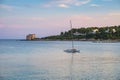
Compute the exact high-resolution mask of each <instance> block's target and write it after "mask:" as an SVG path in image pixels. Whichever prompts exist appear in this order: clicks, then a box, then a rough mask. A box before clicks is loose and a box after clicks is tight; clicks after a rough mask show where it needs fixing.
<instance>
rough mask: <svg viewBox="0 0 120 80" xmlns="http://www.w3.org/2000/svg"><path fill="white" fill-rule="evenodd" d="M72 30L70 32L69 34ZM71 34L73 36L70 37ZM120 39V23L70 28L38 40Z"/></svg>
mask: <svg viewBox="0 0 120 80" xmlns="http://www.w3.org/2000/svg"><path fill="white" fill-rule="evenodd" d="M71 31H72V34H71ZM71 36H73V38H71ZM71 39H73V40H83V41H105V40H108V41H120V25H118V26H109V27H87V28H83V27H82V28H72V29H71V30H68V31H65V32H61V33H60V35H54V36H48V37H43V38H41V39H40V40H71Z"/></svg>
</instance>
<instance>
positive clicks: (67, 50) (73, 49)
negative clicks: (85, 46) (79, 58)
mask: <svg viewBox="0 0 120 80" xmlns="http://www.w3.org/2000/svg"><path fill="white" fill-rule="evenodd" d="M70 28H71V39H72V49H66V50H64V52H67V53H80V50H77V49H75V48H74V41H73V32H72V22H71V20H70Z"/></svg>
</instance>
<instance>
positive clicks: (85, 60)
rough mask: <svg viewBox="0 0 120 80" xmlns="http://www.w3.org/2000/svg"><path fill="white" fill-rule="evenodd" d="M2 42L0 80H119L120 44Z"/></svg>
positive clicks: (0, 46) (0, 45) (0, 49)
mask: <svg viewBox="0 0 120 80" xmlns="http://www.w3.org/2000/svg"><path fill="white" fill-rule="evenodd" d="M74 47H75V48H76V49H78V50H80V53H74V54H73V53H66V52H64V50H66V49H71V41H19V40H0V80H120V42H114V43H102V42H100V43H98V42H97V43H96V42H92V41H74Z"/></svg>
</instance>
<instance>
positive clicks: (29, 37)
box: [26, 34, 36, 40]
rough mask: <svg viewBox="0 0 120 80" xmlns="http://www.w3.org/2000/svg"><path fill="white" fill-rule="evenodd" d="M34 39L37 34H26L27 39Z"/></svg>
mask: <svg viewBox="0 0 120 80" xmlns="http://www.w3.org/2000/svg"><path fill="white" fill-rule="evenodd" d="M34 39H36V35H35V34H28V35H27V36H26V40H34Z"/></svg>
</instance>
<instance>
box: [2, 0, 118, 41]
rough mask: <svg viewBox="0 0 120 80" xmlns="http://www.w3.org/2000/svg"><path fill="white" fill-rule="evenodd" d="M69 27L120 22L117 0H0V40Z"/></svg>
mask: <svg viewBox="0 0 120 80" xmlns="http://www.w3.org/2000/svg"><path fill="white" fill-rule="evenodd" d="M69 20H72V23H73V28H81V27H96V26H98V27H101V26H113V25H120V0H0V39H16V38H18V39H24V38H25V36H26V35H27V34H30V33H35V34H36V35H37V37H45V36H50V35H56V34H60V32H64V31H67V30H69V29H70V24H69Z"/></svg>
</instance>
